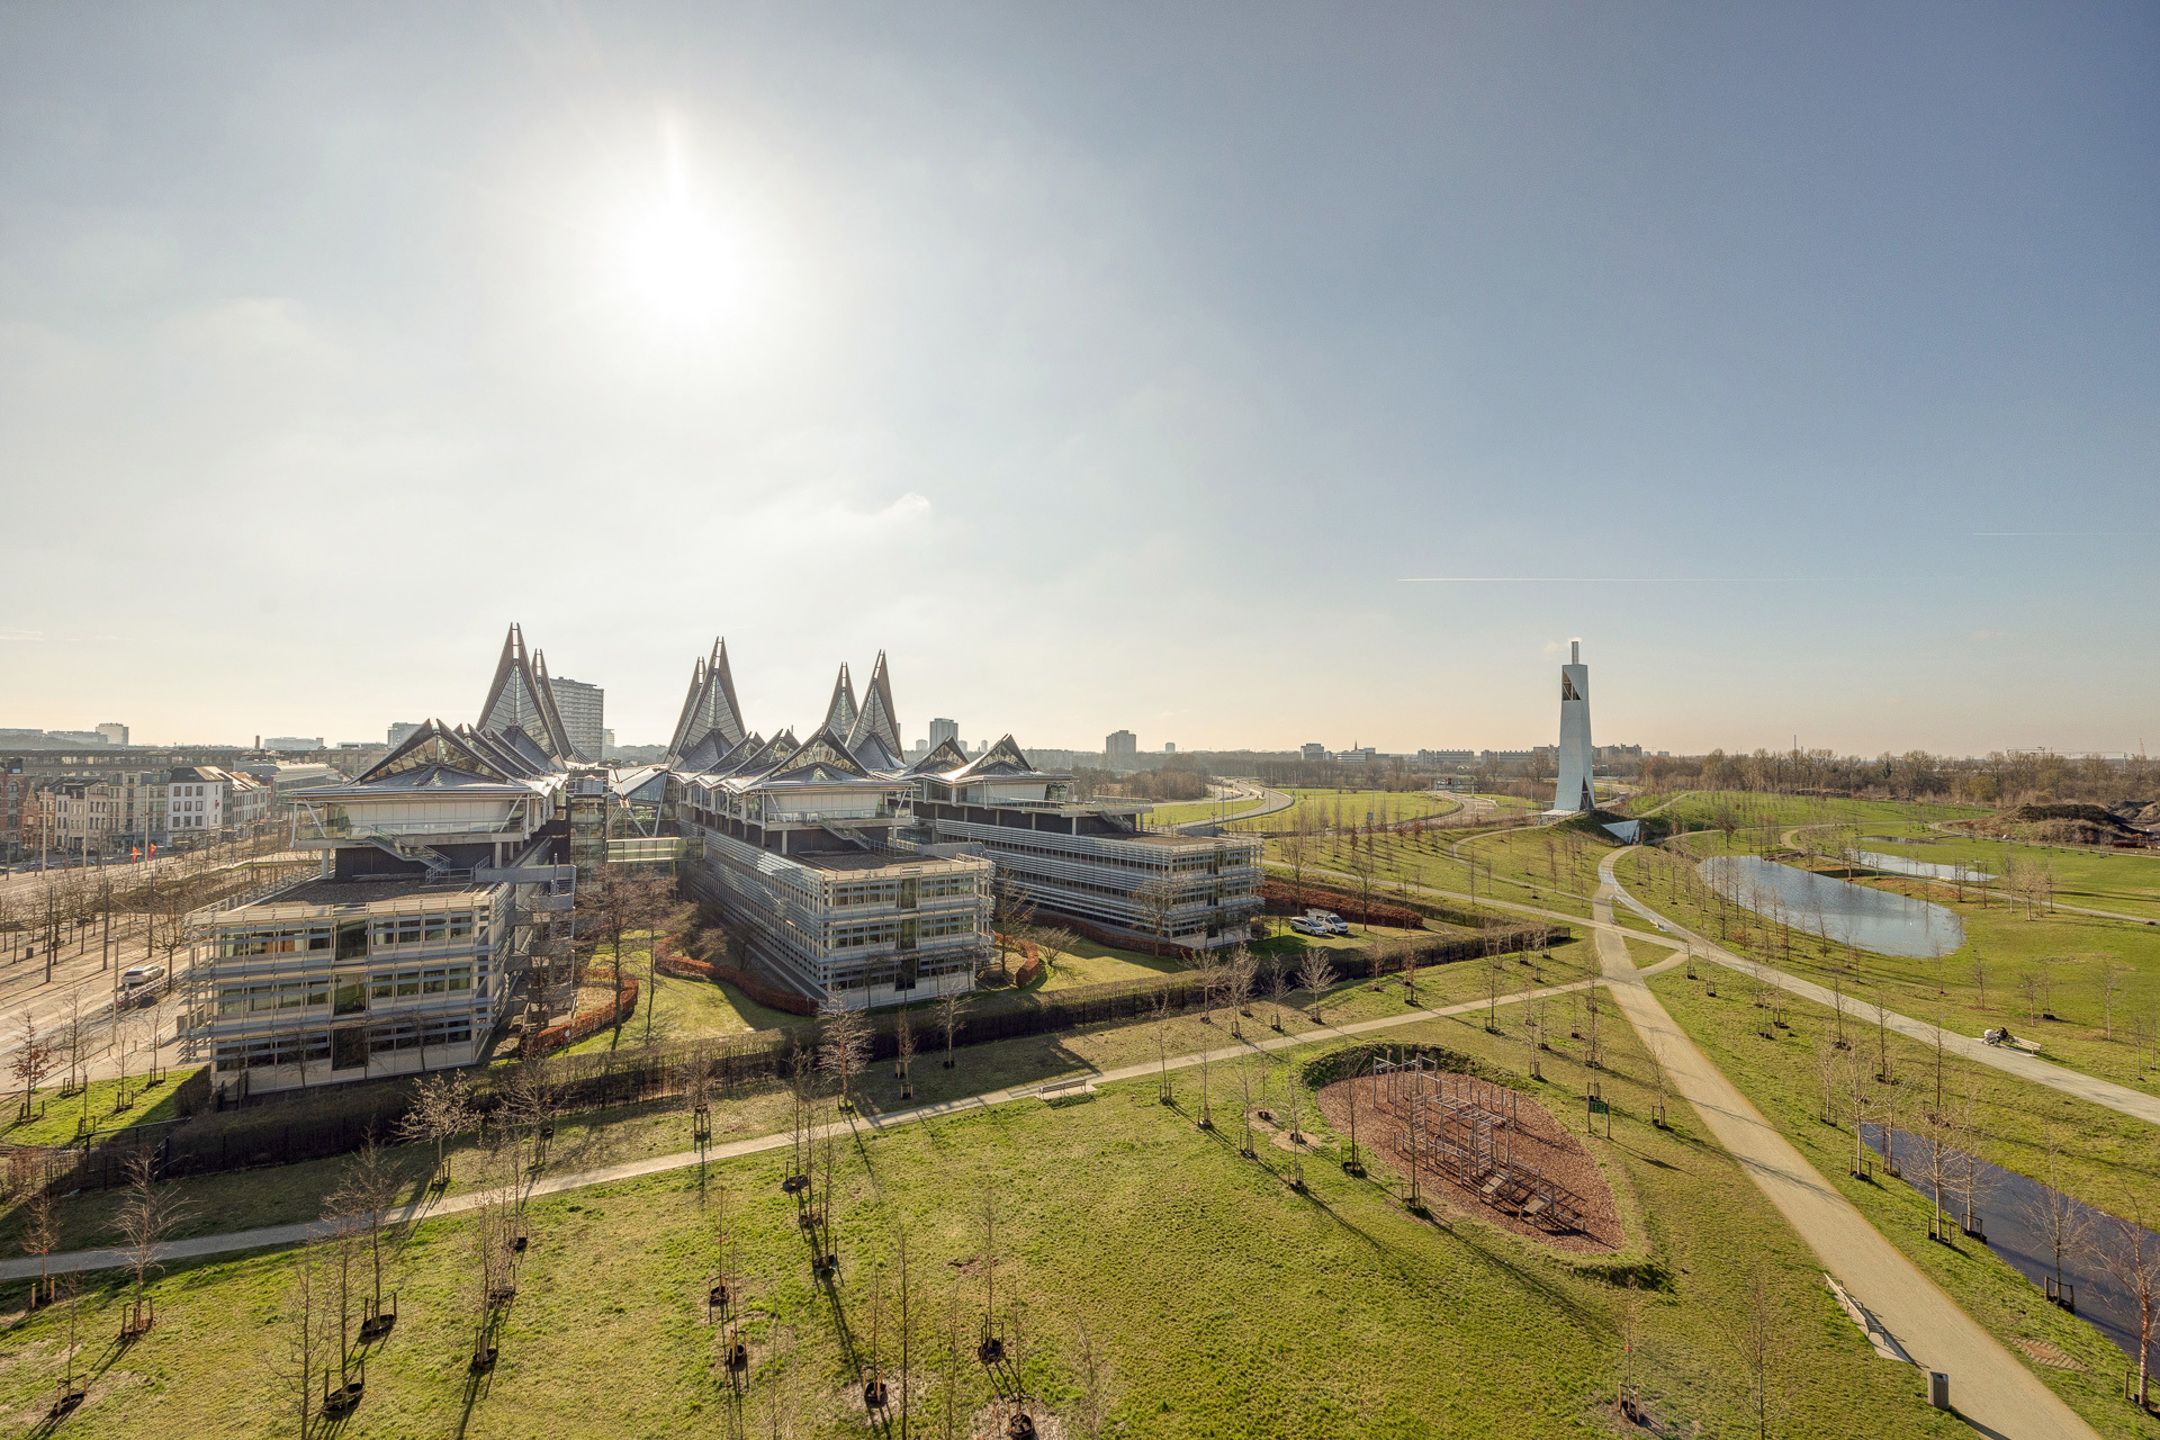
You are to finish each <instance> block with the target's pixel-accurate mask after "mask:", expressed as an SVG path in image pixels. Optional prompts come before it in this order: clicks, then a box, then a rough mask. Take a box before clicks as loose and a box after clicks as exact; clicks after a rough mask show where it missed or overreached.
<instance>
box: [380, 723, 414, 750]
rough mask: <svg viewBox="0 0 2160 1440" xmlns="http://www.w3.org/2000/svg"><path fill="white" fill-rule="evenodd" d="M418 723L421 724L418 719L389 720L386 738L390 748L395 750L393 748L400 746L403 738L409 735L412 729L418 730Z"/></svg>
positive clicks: (403, 740) (403, 741)
mask: <svg viewBox="0 0 2160 1440" xmlns="http://www.w3.org/2000/svg"><path fill="white" fill-rule="evenodd" d="M420 724H421V722H420V721H418V720H393V721H391V722H390V730H389V735H388V739H389V742H390V748H391V749H392V750H395V749H397V747H398V746H400V745H402V744H404V743H405V740H406V738H407V737H408V736H410V735H411V734H412V733H413V731H415V730H418V729H419V728H420Z"/></svg>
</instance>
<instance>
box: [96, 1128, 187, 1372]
mask: <svg viewBox="0 0 2160 1440" xmlns="http://www.w3.org/2000/svg"><path fill="white" fill-rule="evenodd" d="M184 1213H185V1211H184V1209H183V1207H182V1205H181V1203H180V1201H179V1200H178V1199H176V1198H175V1197H174V1196H173V1195H172V1193H171V1192H170V1191H169V1190H168V1189H166V1188H165V1187H164V1186H162V1185H160V1184H159V1183H158V1174H157V1152H156V1151H155V1150H152V1149H151V1148H150V1147H148V1146H138V1147H137V1148H136V1149H135V1150H133V1151H132V1152H130V1153H129V1155H128V1158H127V1190H126V1192H125V1194H124V1196H123V1197H122V1199H121V1201H120V1208H119V1210H118V1212H117V1213H116V1214H115V1215H114V1217H113V1232H114V1234H115V1235H116V1236H117V1237H118V1239H119V1241H120V1245H119V1249H120V1254H121V1259H122V1262H123V1263H124V1264H125V1265H126V1266H127V1271H128V1274H129V1276H130V1277H131V1280H132V1284H131V1287H130V1289H131V1296H130V1304H129V1308H128V1310H127V1312H126V1314H125V1315H124V1317H123V1319H122V1322H121V1329H120V1337H121V1339H122V1340H127V1339H130V1338H132V1337H134V1336H136V1335H140V1334H142V1333H143V1332H144V1331H146V1330H148V1329H149V1328H150V1316H149V1313H148V1312H147V1310H146V1307H145V1292H146V1291H147V1290H148V1288H149V1284H150V1272H151V1271H153V1270H155V1269H158V1268H159V1264H158V1261H159V1256H160V1253H161V1252H162V1251H163V1249H164V1245H165V1237H166V1236H167V1235H169V1234H171V1233H172V1229H173V1227H174V1226H175V1225H177V1224H179V1222H180V1220H181V1218H182V1216H183V1215H184Z"/></svg>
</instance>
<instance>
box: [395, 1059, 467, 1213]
mask: <svg viewBox="0 0 2160 1440" xmlns="http://www.w3.org/2000/svg"><path fill="white" fill-rule="evenodd" d="M479 1118H480V1112H479V1110H478V1109H477V1108H476V1107H475V1106H474V1104H473V1087H472V1076H471V1075H469V1074H467V1073H466V1072H465V1071H463V1070H437V1071H434V1072H433V1073H431V1074H427V1075H423V1076H421V1077H420V1079H419V1081H418V1082H417V1083H415V1084H414V1086H413V1093H412V1104H411V1106H410V1107H408V1108H407V1110H406V1111H405V1113H404V1115H402V1116H401V1117H399V1119H398V1124H397V1137H398V1139H400V1140H403V1141H406V1142H408V1143H412V1144H433V1145H434V1147H435V1170H434V1181H435V1183H436V1184H437V1185H443V1184H447V1183H448V1182H449V1179H450V1172H449V1170H448V1168H447V1167H446V1165H445V1162H444V1158H443V1146H444V1144H445V1143H446V1142H448V1141H449V1140H451V1139H453V1138H454V1137H456V1136H459V1135H462V1134H464V1133H465V1132H466V1131H467V1130H470V1129H471V1128H472V1127H473V1126H474V1125H475V1124H476V1123H478V1121H479Z"/></svg>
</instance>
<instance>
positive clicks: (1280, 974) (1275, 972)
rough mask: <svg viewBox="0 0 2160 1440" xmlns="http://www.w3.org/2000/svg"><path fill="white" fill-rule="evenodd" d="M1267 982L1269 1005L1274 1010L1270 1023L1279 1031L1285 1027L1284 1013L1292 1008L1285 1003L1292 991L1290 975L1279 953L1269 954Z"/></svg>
mask: <svg viewBox="0 0 2160 1440" xmlns="http://www.w3.org/2000/svg"><path fill="white" fill-rule="evenodd" d="M1267 984H1268V1005H1269V1007H1270V1009H1271V1010H1272V1011H1273V1014H1272V1015H1271V1016H1270V1018H1269V1024H1270V1026H1271V1027H1272V1028H1273V1029H1275V1030H1278V1031H1279V1030H1281V1029H1282V1028H1283V1014H1284V1012H1285V1011H1287V1010H1288V1009H1289V1008H1290V1007H1289V1006H1288V1005H1286V1004H1285V1003H1284V999H1285V997H1286V996H1288V995H1289V993H1290V977H1289V975H1288V973H1287V970H1286V967H1285V966H1284V965H1283V957H1282V956H1281V955H1279V954H1271V955H1269V956H1268V972H1267Z"/></svg>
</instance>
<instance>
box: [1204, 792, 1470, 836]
mask: <svg viewBox="0 0 2160 1440" xmlns="http://www.w3.org/2000/svg"><path fill="white" fill-rule="evenodd" d="M1284 793H1285V794H1287V795H1288V796H1289V797H1290V798H1291V801H1292V802H1293V803H1292V804H1291V806H1290V808H1289V809H1288V810H1278V811H1277V812H1276V813H1274V814H1273V815H1265V816H1262V817H1261V818H1259V819H1257V820H1241V821H1238V822H1237V823H1236V824H1233V825H1231V826H1230V827H1229V828H1230V829H1232V830H1238V831H1277V832H1279V831H1287V830H1295V829H1296V828H1297V827H1298V823H1299V821H1300V819H1302V820H1303V821H1304V822H1305V824H1306V825H1307V826H1308V827H1309V828H1311V829H1315V830H1321V829H1327V830H1335V829H1341V828H1343V827H1345V826H1352V825H1363V824H1364V823H1365V821H1366V817H1367V816H1370V817H1371V818H1372V819H1373V821H1374V822H1375V823H1378V824H1381V825H1394V824H1399V823H1401V822H1402V821H1405V820H1436V819H1438V818H1440V817H1441V816H1443V815H1452V814H1454V813H1455V812H1456V811H1457V810H1460V809H1461V808H1462V801H1461V800H1459V799H1457V798H1456V797H1455V796H1452V795H1436V794H1432V793H1430V792H1427V791H1419V790H1287V791H1285V792H1284Z"/></svg>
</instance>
